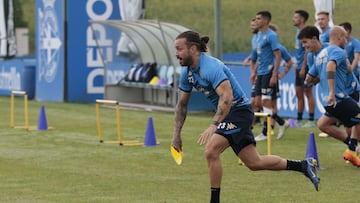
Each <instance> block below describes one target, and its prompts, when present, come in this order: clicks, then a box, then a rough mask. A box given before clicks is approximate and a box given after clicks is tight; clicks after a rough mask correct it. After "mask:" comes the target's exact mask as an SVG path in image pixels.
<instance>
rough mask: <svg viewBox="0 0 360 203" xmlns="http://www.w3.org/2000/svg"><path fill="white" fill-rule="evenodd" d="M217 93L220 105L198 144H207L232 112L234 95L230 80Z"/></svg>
mask: <svg viewBox="0 0 360 203" xmlns="http://www.w3.org/2000/svg"><path fill="white" fill-rule="evenodd" d="M216 93H217V94H218V95H219V103H218V106H217V110H216V113H215V115H214V117H213V120H212V122H211V124H210V126H209V127H208V128H207V129H206V130H205V131H204V132H203V133H202V134H201V135H200V138H199V140H198V143H199V144H200V145H202V144H205V143H206V142H207V141H208V140H209V138H210V137H211V136H212V135H213V134H214V132H215V130H216V128H217V126H218V125H219V124H220V123H221V122H222V121H223V120H224V118H225V117H226V116H227V114H228V113H229V111H230V108H231V105H232V101H233V94H232V89H231V85H230V82H229V80H225V81H223V82H222V83H221V84H220V85H219V86H218V87H217V88H216Z"/></svg>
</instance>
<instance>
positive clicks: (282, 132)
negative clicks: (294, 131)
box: [277, 120, 290, 140]
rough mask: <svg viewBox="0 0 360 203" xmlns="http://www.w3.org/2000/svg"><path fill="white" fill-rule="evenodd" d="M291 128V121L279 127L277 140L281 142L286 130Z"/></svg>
mask: <svg viewBox="0 0 360 203" xmlns="http://www.w3.org/2000/svg"><path fill="white" fill-rule="evenodd" d="M289 126H290V123H289V121H287V120H286V121H285V123H284V124H283V125H280V126H279V133H278V136H277V139H278V140H280V139H281V138H282V137H284V135H285V130H286V129H287V128H288V127H289Z"/></svg>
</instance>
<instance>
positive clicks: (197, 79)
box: [179, 53, 250, 107]
mask: <svg viewBox="0 0 360 203" xmlns="http://www.w3.org/2000/svg"><path fill="white" fill-rule="evenodd" d="M225 80H229V81H230V84H231V88H232V93H233V103H234V104H236V106H243V105H248V104H250V102H249V99H248V98H247V97H246V94H245V92H244V91H243V89H242V87H241V86H240V84H239V83H238V81H237V79H236V78H235V76H234V75H233V73H232V72H231V71H230V69H229V68H228V67H227V66H226V65H225V64H224V63H223V62H221V61H220V60H218V59H217V58H214V57H212V56H209V55H206V54H204V53H201V55H200V60H199V64H198V67H197V68H196V69H192V68H189V67H185V68H184V69H183V70H182V72H181V75H180V81H179V89H180V90H182V91H184V92H191V91H192V90H193V88H195V89H197V90H198V91H199V92H202V93H204V94H205V96H206V97H207V98H208V99H209V100H210V101H211V103H212V104H214V106H215V107H217V105H218V102H219V95H217V94H216V92H215V89H216V88H217V87H218V86H219V85H220V84H221V83H222V82H223V81H225Z"/></svg>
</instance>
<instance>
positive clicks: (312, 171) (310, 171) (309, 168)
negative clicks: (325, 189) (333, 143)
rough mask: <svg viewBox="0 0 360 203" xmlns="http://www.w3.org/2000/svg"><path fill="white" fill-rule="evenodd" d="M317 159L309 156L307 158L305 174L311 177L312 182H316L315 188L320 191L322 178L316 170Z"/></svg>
mask: <svg viewBox="0 0 360 203" xmlns="http://www.w3.org/2000/svg"><path fill="white" fill-rule="evenodd" d="M316 165H317V162H316V159H314V158H308V159H306V160H305V171H304V175H305V176H306V177H308V178H309V179H310V181H311V182H312V184H314V187H315V190H316V191H319V185H320V178H319V177H318V174H317V170H316Z"/></svg>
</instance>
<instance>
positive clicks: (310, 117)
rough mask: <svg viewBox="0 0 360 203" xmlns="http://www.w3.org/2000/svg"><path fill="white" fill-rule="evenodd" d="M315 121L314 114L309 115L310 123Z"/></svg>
mask: <svg viewBox="0 0 360 203" xmlns="http://www.w3.org/2000/svg"><path fill="white" fill-rule="evenodd" d="M313 120H314V113H309V121H313Z"/></svg>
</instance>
